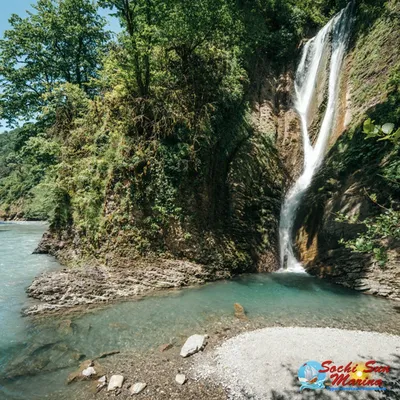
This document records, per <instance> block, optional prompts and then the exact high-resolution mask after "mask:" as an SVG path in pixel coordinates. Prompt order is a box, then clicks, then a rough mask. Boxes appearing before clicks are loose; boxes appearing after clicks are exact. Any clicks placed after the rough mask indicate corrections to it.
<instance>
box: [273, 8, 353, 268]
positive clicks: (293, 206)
mask: <svg viewBox="0 0 400 400" xmlns="http://www.w3.org/2000/svg"><path fill="white" fill-rule="evenodd" d="M350 26H351V5H350V3H349V4H348V5H347V7H346V8H345V9H343V10H342V11H341V12H340V13H338V14H337V15H336V16H335V17H333V18H332V19H331V20H330V21H329V22H328V23H327V24H326V25H325V26H324V27H323V28H322V29H321V30H320V31H319V33H318V34H317V35H316V36H315V37H314V38H312V39H310V40H309V41H308V42H307V43H306V44H305V45H304V48H303V52H302V56H301V59H300V62H299V66H298V68H297V71H296V77H295V94H294V96H295V99H294V107H295V109H296V111H297V113H298V115H299V117H300V121H301V130H302V137H303V152H304V162H303V171H302V173H301V175H300V177H299V178H298V179H297V180H296V182H295V183H294V185H293V186H292V187H291V188H290V189H289V191H288V193H287V195H286V197H285V200H284V202H283V205H282V208H281V215H280V225H279V244H280V258H281V270H286V271H291V272H304V269H303V267H302V265H301V263H300V262H299V261H298V260H297V259H296V257H295V255H294V253H293V243H292V239H293V238H292V236H293V225H294V220H295V217H296V211H297V209H298V206H299V204H300V202H301V199H302V197H303V195H304V193H305V192H306V190H307V188H308V187H309V186H310V184H311V180H312V178H313V176H314V174H315V172H316V170H317V169H318V167H319V166H320V165H321V163H322V160H323V157H324V153H325V149H326V145H327V142H328V139H329V135H330V133H331V131H332V127H333V125H334V117H335V109H336V108H335V104H336V100H337V94H338V86H339V80H340V70H341V66H342V63H343V58H344V54H345V52H346V48H347V43H348V40H349V36H350ZM326 51H330V61H329V79H328V93H327V95H328V101H327V106H326V110H325V114H324V117H323V120H322V124H321V127H320V130H319V132H318V136H317V139H316V142H315V144H314V146H313V145H312V144H311V140H310V136H309V133H308V127H309V121H308V119H309V115H308V114H309V111H310V108H311V107H310V106H311V105H312V103H313V102H314V101H315V96H316V86H317V80H318V76H319V74H320V73H321V68H322V67H323V62H322V60H323V55H324V54H326ZM322 72H324V71H322Z"/></svg>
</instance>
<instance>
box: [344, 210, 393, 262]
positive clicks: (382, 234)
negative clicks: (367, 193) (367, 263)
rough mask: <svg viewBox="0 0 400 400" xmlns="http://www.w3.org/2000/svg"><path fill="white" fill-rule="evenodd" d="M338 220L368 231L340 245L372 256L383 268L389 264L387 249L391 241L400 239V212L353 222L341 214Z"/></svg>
mask: <svg viewBox="0 0 400 400" xmlns="http://www.w3.org/2000/svg"><path fill="white" fill-rule="evenodd" d="M336 220H337V221H339V222H343V221H344V222H348V223H362V224H364V225H365V227H366V231H365V232H362V233H359V234H358V235H357V237H356V238H355V239H351V240H344V239H341V240H340V241H339V243H340V244H343V245H345V247H347V248H348V249H350V250H352V251H354V252H357V253H367V254H370V255H372V256H373V258H374V259H375V261H376V262H377V263H378V264H379V265H380V266H381V267H383V266H384V265H385V264H386V262H387V258H388V256H387V248H388V246H389V245H390V241H393V240H399V239H400V211H394V210H392V209H387V210H385V211H384V212H383V213H381V214H380V215H378V216H377V217H375V218H366V219H364V220H363V221H359V220H358V218H356V219H353V220H352V219H351V218H349V217H348V216H346V215H343V214H339V215H338V217H337V218H336Z"/></svg>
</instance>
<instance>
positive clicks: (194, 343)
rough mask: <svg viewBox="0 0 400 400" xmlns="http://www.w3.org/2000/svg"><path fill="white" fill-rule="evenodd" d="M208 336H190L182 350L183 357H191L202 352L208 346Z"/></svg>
mask: <svg viewBox="0 0 400 400" xmlns="http://www.w3.org/2000/svg"><path fill="white" fill-rule="evenodd" d="M206 338H207V337H206V336H205V335H192V336H190V337H189V338H188V339H187V340H186V342H185V344H184V345H183V347H182V349H181V356H182V357H189V356H191V355H192V354H195V353H197V352H198V351H200V350H203V349H204V347H205V345H206Z"/></svg>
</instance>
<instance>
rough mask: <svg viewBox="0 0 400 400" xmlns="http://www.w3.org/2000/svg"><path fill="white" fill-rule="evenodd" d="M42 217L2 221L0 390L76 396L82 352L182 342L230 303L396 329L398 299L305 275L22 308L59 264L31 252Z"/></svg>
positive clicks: (289, 319) (6, 395)
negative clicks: (33, 286)
mask: <svg viewBox="0 0 400 400" xmlns="http://www.w3.org/2000/svg"><path fill="white" fill-rule="evenodd" d="M45 229H46V225H44V224H40V223H21V224H0V244H1V253H0V324H1V330H0V398H1V399H2V400H3V399H4V400H14V399H23V400H43V399H44V398H46V399H53V398H57V399H58V400H60V399H69V400H71V399H75V398H82V397H79V396H78V397H75V396H74V393H75V390H76V389H75V388H76V386H74V384H72V385H68V386H67V385H66V379H67V377H68V374H69V373H70V372H71V371H73V370H76V369H77V366H78V365H79V362H80V361H81V360H83V359H88V358H92V357H95V356H97V355H99V354H101V353H103V352H107V351H112V350H116V349H118V350H121V351H124V350H130V349H135V350H136V351H137V350H139V351H141V350H143V351H149V349H150V348H155V347H156V346H158V345H161V344H163V343H169V342H175V343H176V344H177V345H179V344H180V343H182V342H183V341H184V339H185V338H186V337H187V336H188V335H190V334H193V333H207V332H208V333H210V334H212V332H213V330H212V329H213V327H215V325H216V324H219V325H222V326H229V324H230V323H232V321H233V318H234V316H233V304H234V303H235V302H238V303H240V304H242V305H243V306H244V308H245V309H246V312H247V316H248V318H249V320H250V321H251V320H257V321H258V322H260V321H261V323H262V325H263V326H276V325H281V326H323V327H324V326H330V327H341V328H348V329H362V330H368V331H380V332H389V333H398V332H399V331H400V318H399V315H398V310H396V308H395V303H393V302H391V301H388V300H385V299H379V298H374V297H371V296H366V295H363V294H361V293H358V292H355V291H352V290H348V289H346V288H343V287H341V286H337V285H334V284H330V283H328V282H325V281H321V280H318V279H315V278H313V277H310V276H308V275H307V274H295V273H273V274H249V275H242V276H240V277H238V278H236V279H233V280H230V281H220V282H216V283H211V284H207V285H205V286H202V287H198V288H190V289H184V290H177V291H168V292H165V293H163V294H160V295H156V296H152V297H148V298H146V299H144V300H140V301H129V302H123V303H118V304H113V305H109V306H106V307H104V306H103V307H102V308H98V309H94V310H90V311H88V312H86V313H80V314H75V315H69V316H68V315H64V316H63V315H59V316H57V317H55V316H51V317H46V318H40V319H37V318H36V319H31V318H27V317H22V316H21V313H20V311H21V309H22V308H23V307H25V306H26V305H27V304H28V302H29V301H30V300H29V299H28V298H27V297H26V294H25V288H26V287H27V286H28V285H29V283H30V282H31V280H32V279H33V277H34V276H35V275H37V274H39V273H41V272H43V271H48V270H51V269H54V268H59V265H58V264H57V262H56V261H55V260H54V259H52V258H51V257H48V256H45V255H33V254H32V251H33V250H34V248H35V246H36V245H37V243H38V241H39V240H40V237H41V235H42V233H43V232H44V231H45Z"/></svg>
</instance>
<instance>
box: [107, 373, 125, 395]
mask: <svg viewBox="0 0 400 400" xmlns="http://www.w3.org/2000/svg"><path fill="white" fill-rule="evenodd" d="M123 383H124V377H123V376H122V375H113V376H112V377H111V378H110V382H109V383H108V387H107V391H108V392H109V391H110V390H115V389H120V388H122V384H123Z"/></svg>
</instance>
